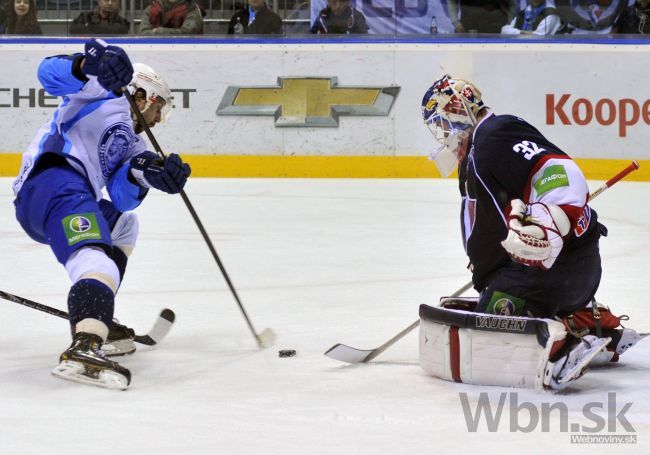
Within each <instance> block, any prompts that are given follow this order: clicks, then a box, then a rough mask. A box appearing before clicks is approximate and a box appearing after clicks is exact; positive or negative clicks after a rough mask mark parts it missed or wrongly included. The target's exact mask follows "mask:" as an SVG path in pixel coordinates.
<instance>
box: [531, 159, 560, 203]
mask: <svg viewBox="0 0 650 455" xmlns="http://www.w3.org/2000/svg"><path fill="white" fill-rule="evenodd" d="M561 186H569V176H568V175H567V172H566V169H565V168H564V166H562V165H561V164H554V165H553V166H549V167H547V168H546V169H544V172H543V173H542V176H541V177H540V178H538V179H537V180H536V181H535V182H534V183H533V187H534V188H535V191H536V192H537V196H541V195H542V194H544V193H548V192H549V191H551V190H553V189H555V188H559V187H561Z"/></svg>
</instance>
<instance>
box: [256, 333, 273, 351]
mask: <svg viewBox="0 0 650 455" xmlns="http://www.w3.org/2000/svg"><path fill="white" fill-rule="evenodd" d="M276 338H277V337H276V335H275V332H274V331H273V330H271V329H264V330H262V333H260V334H259V335H257V344H258V346H259V347H260V348H262V349H265V348H268V347H270V346H273V345H274V344H275V340H276Z"/></svg>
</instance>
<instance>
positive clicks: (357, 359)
mask: <svg viewBox="0 0 650 455" xmlns="http://www.w3.org/2000/svg"><path fill="white" fill-rule="evenodd" d="M637 169H639V163H638V162H637V161H636V160H635V161H632V162H631V163H630V164H629V165H628V166H627V167H626V168H625V169H623V170H622V171H620V172H619V173H618V174H616V175H615V176H614V177H612V178H610V179H609V180H607V181H606V182H605V183H604V184H603V185H602V186H600V187H599V188H598V189H597V190H596V191H594V192H593V193H591V194H590V195H589V201H592V200H593V199H594V198H595V197H597V196H599V195H600V194H601V193H603V191H605V190H606V189H608V188H610V187H612V186H613V185H614V184H615V183H617V182H618V181H619V180H622V179H624V178H625V177H626V176H627V175H628V174H630V173H631V172H634V171H636V170H637ZM470 287H472V282H471V281H470V282H469V283H467V284H466V285H465V286H463V287H462V288H460V289H459V290H458V291H456V292H454V293H453V294H452V295H451V296H450V297H458V296H460V295H461V294H462V293H463V292H465V291H466V290H468V289H469V288H470ZM419 325H420V320H419V319H418V320H417V321H415V322H413V323H412V324H411V325H409V326H408V327H407V328H405V329H404V330H402V331H401V332H400V333H398V334H397V335H395V336H394V337H393V338H391V339H390V340H388V341H387V342H385V343H384V344H382V345H381V346H379V347H378V348H375V349H357V348H353V347H352V346H348V345H345V344H341V343H338V344H335V345H334V346H332V347H331V348H329V349H328V350H327V351H325V355H326V356H327V357H330V358H332V359H335V360H340V361H341V362H347V363H365V362H369V361H371V360H372V359H374V358H375V357H377V356H378V355H380V354H381V353H382V352H384V351H385V350H386V349H388V348H389V347H391V346H392V345H394V344H395V343H397V342H398V341H399V340H401V339H402V338H404V337H405V336H406V335H407V334H409V333H410V332H411V331H413V330H414V329H415V328H416V327H418V326H419Z"/></svg>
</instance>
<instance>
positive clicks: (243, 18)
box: [228, 3, 282, 35]
mask: <svg viewBox="0 0 650 455" xmlns="http://www.w3.org/2000/svg"><path fill="white" fill-rule="evenodd" d="M250 11H251V10H250V7H249V8H245V9H243V10H240V11H237V12H236V13H235V14H234V15H233V16H232V17H231V18H230V23H229V24H228V34H229V35H232V34H234V33H235V31H236V28H237V25H238V24H241V33H245V34H247V35H274V34H281V33H282V19H281V18H280V16H278V15H277V14H275V13H274V12H273V11H271V9H270V8H269V7H268V6H267V5H266V3H263V4H262V5H261V6H259V7H258V9H257V10H256V11H255V17H254V19H253V22H251V23H250V24H249V23H248V21H249V20H250Z"/></svg>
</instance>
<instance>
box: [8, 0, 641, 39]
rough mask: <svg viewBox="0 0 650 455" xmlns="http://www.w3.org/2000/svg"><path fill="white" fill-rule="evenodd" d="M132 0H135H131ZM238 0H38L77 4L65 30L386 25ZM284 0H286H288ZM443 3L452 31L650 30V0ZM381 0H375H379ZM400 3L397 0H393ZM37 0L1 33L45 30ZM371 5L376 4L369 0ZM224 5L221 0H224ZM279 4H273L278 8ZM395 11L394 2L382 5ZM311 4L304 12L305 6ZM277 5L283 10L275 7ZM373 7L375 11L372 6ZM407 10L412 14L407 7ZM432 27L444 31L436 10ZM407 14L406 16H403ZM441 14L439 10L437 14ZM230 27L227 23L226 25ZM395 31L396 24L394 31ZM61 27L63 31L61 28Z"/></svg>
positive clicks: (174, 31)
mask: <svg viewBox="0 0 650 455" xmlns="http://www.w3.org/2000/svg"><path fill="white" fill-rule="evenodd" d="M128 1H134V0H128ZM239 1H241V2H242V3H241V4H240V3H237V0H233V1H232V3H231V7H232V9H231V11H230V13H231V16H230V17H225V18H220V19H206V15H208V13H209V12H210V11H209V6H210V5H211V4H212V3H211V2H210V4H208V0H145V1H144V3H141V5H142V6H143V8H142V9H141V11H138V13H139V15H138V16H136V17H134V20H129V19H127V18H126V17H125V16H127V15H128V14H126V13H125V12H124V11H122V10H121V8H122V7H123V5H124V4H126V3H127V2H122V0H93V1H92V3H91V4H92V6H93V7H92V8H91V9H89V10H87V11H75V9H74V8H75V7H76V8H79V7H80V5H81V3H80V0H38V2H39V3H42V4H43V5H46V4H47V5H49V4H51V3H52V2H53V3H54V4H56V5H57V11H59V10H60V8H59V7H60V6H61V5H64V8H63V10H65V11H69V12H73V11H74V12H75V13H76V14H75V15H74V16H69V17H67V18H66V19H65V21H64V24H65V30H64V33H63V34H70V35H84V36H98V35H124V34H136V35H200V34H218V33H216V30H218V28H215V27H208V25H207V24H208V22H211V23H217V24H218V23H219V22H221V23H222V25H223V32H222V33H226V34H229V35H239V34H248V35H269V34H271V35H279V34H292V33H313V34H367V33H379V34H382V33H385V32H383V31H382V30H377V29H374V30H373V23H372V21H369V20H367V19H366V16H365V15H364V11H365V10H364V7H365V8H371V9H373V8H375V7H374V6H372V5H373V3H372V2H370V3H369V2H366V1H364V0H356V2H355V0H353V1H350V0H326V3H325V0H311V1H312V2H316V1H320V2H323V6H324V8H322V9H321V10H320V11H318V10H316V11H318V12H317V14H316V13H314V10H313V9H312V12H311V14H309V3H308V2H305V1H300V2H298V3H297V4H296V8H295V9H293V10H291V11H289V10H287V9H286V7H285V8H284V10H283V11H279V9H278V7H277V5H278V3H277V1H276V2H274V4H273V5H271V4H269V3H267V2H266V1H265V0H239ZM285 1H286V0H285ZM387 1H388V2H389V3H390V0H387ZM429 1H430V2H436V3H438V5H437V6H438V7H440V10H441V11H444V14H445V15H446V16H447V17H446V19H448V21H449V22H450V23H451V26H452V29H451V30H449V31H448V33H454V34H493V35H509V36H512V35H568V34H646V33H650V24H649V23H648V21H647V19H648V15H650V0H429ZM376 3H377V2H375V4H376ZM395 4H397V0H395ZM37 5H38V4H37V3H35V0H0V34H10V35H41V34H43V31H42V27H41V25H42V24H45V23H48V18H47V17H44V15H43V14H39V12H38V10H37V8H38V6H37ZM368 5H371V6H368ZM222 6H223V3H222ZM274 8H275V10H274ZM299 9H302V13H303V14H302V17H303V21H302V22H304V24H305V25H306V26H305V27H304V29H301V28H300V22H301V21H300V20H292V19H291V18H292V17H296V16H297V13H296V12H297V11H298V10H299ZM385 9H386V10H387V11H392V10H391V9H390V8H385ZM305 11H307V15H306V16H305V14H304V12H305ZM278 12H280V13H281V14H282V15H281V14H278ZM373 14H375V13H374V12H373ZM407 16H408V15H407ZM425 19H426V20H427V21H429V22H430V27H427V30H426V31H427V32H428V33H439V32H440V30H439V29H438V26H437V21H436V18H435V17H431V18H429V17H427V18H425ZM400 20H401V21H408V20H409V18H408V17H401V18H400ZM438 20H440V17H438ZM226 27H227V28H226ZM395 33H396V34H397V33H399V32H397V31H396V32H395ZM57 34H61V33H57Z"/></svg>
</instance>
